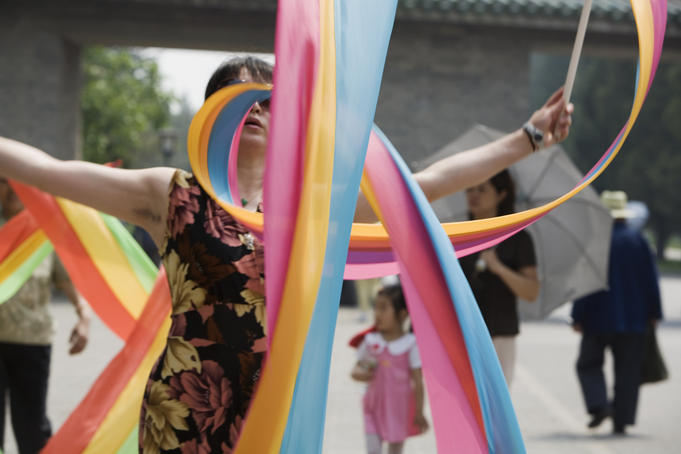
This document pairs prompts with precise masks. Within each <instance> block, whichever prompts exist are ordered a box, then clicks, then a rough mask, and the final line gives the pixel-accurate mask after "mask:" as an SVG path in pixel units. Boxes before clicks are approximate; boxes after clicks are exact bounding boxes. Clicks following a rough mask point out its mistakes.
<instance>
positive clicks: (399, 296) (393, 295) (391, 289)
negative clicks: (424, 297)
mask: <svg viewBox="0 0 681 454" xmlns="http://www.w3.org/2000/svg"><path fill="white" fill-rule="evenodd" d="M376 296H384V297H386V298H388V299H389V300H390V302H391V303H392V304H393V308H394V309H395V315H397V314H399V313H400V311H406V310H407V301H406V300H405V299H404V293H403V292H402V286H401V285H400V284H392V285H386V286H385V287H383V288H382V289H380V290H379V291H378V293H377V295H376Z"/></svg>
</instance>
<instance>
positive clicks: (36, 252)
mask: <svg viewBox="0 0 681 454" xmlns="http://www.w3.org/2000/svg"><path fill="white" fill-rule="evenodd" d="M52 251H53V248H52V245H51V244H50V242H49V241H48V239H47V237H46V236H45V234H44V233H43V232H42V231H41V230H40V229H39V228H38V225H37V224H36V223H35V221H34V220H33V217H32V216H31V215H30V213H29V212H28V211H25V210H24V211H22V212H21V213H19V214H18V215H17V216H14V217H13V218H12V219H10V221H9V222H7V223H6V224H5V225H3V226H2V229H0V303H4V302H5V301H7V300H8V299H10V298H11V297H12V296H14V294H16V292H17V291H18V290H19V289H20V288H21V286H22V285H24V283H25V282H26V281H27V280H28V278H29V277H31V275H32V274H33V271H34V270H35V269H36V267H37V266H38V265H40V264H41V263H42V261H43V260H45V257H47V256H48V255H49V254H50V252H52Z"/></svg>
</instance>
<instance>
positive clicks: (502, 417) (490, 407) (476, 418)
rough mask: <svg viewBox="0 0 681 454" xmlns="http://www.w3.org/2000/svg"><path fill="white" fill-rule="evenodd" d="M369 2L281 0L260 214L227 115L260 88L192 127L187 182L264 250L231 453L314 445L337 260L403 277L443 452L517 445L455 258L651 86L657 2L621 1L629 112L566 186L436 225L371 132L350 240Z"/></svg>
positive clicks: (381, 11) (378, 33) (372, 13)
mask: <svg viewBox="0 0 681 454" xmlns="http://www.w3.org/2000/svg"><path fill="white" fill-rule="evenodd" d="M374 3H381V2H371V4H370V6H368V5H367V4H365V3H361V2H353V1H346V2H340V1H337V2H333V5H332V2H319V1H312V0H310V1H307V2H305V1H303V0H299V1H287V2H280V5H279V10H278V20H277V27H278V28H277V41H276V49H275V53H276V58H277V61H279V62H282V61H283V62H286V66H285V69H284V68H283V65H280V66H278V67H277V68H275V77H274V85H275V87H286V89H285V90H278V89H276V88H275V89H274V90H272V93H271V96H272V104H271V105H272V112H271V113H272V117H271V132H270V142H269V143H270V146H269V148H268V153H267V166H266V176H265V192H264V200H265V211H266V213H267V214H266V217H267V223H264V222H263V216H262V215H261V214H259V213H252V212H248V211H246V210H244V209H243V208H242V207H240V206H239V204H237V203H235V200H238V198H237V197H235V195H236V194H238V193H237V191H236V189H234V188H236V187H237V184H238V182H237V181H236V171H235V170H234V165H235V163H236V157H235V153H236V152H237V147H236V146H235V143H238V135H239V132H238V125H239V124H240V123H241V121H242V119H243V118H244V116H245V115H246V114H247V112H248V109H249V108H250V105H252V103H253V102H255V101H259V100H262V99H265V98H267V97H269V96H270V93H268V91H269V90H270V87H267V86H262V85H255V84H242V85H240V86H233V87H227V88H225V89H223V90H221V91H220V92H218V93H216V94H215V95H214V96H213V97H211V98H210V99H209V100H208V101H207V102H206V104H205V105H204V107H203V108H202V109H201V111H200V112H199V113H198V114H197V116H196V117H195V119H194V121H193V122H192V126H191V128H190V134H189V139H188V148H189V155H190V161H191V163H192V168H193V170H194V174H195V175H196V177H197V179H198V180H199V182H200V183H201V184H202V186H203V187H204V188H205V189H206V190H207V191H208V192H209V193H210V194H211V196H213V197H214V198H215V199H216V200H217V201H218V202H219V203H220V204H221V205H222V206H223V207H224V208H225V209H226V210H227V211H229V212H230V213H231V214H232V215H233V216H234V217H235V218H236V219H237V220H239V221H240V222H242V223H243V224H244V225H246V226H248V227H249V228H250V229H252V230H253V232H254V233H255V234H256V235H258V236H260V237H262V238H264V241H265V244H266V247H267V254H266V257H265V258H266V268H267V283H266V285H267V310H268V335H269V341H270V352H269V355H268V360H267V363H266V366H265V369H264V372H263V375H262V378H261V382H260V385H259V388H258V391H257V393H256V396H255V399H254V402H253V405H252V408H251V411H250V413H249V415H248V418H247V422H246V425H245V428H244V431H243V433H242V437H241V439H240V442H239V445H238V447H237V452H239V453H246V452H270V453H274V452H282V453H284V452H319V451H320V450H321V437H322V431H323V419H324V407H325V398H326V390H327V388H326V387H327V381H328V365H329V357H330V339H331V338H332V336H333V330H334V326H335V320H336V315H337V304H336V302H337V301H338V295H339V291H340V281H341V277H342V275H343V271H342V270H343V262H344V261H345V259H346V258H347V265H346V266H345V268H344V273H345V276H346V277H353V278H359V277H370V276H377V275H384V274H388V273H390V272H393V271H395V270H399V271H400V273H401V275H402V279H403V283H404V286H405V290H406V293H407V297H408V304H409V306H410V313H411V315H412V318H413V319H414V323H415V328H416V334H417V339H418V342H419V349H420V351H421V353H422V355H423V357H424V372H425V375H426V380H427V381H428V387H427V388H428V392H429V396H430V402H431V405H432V406H433V413H434V421H435V423H434V425H435V433H436V438H437V442H438V451H439V452H441V453H449V452H459V451H460V450H462V451H464V452H502V451H503V452H524V446H523V442H522V438H521V436H520V432H519V430H518V426H517V422H516V420H515V416H514V414H513V408H512V405H511V401H510V398H509V397H508V392H507V390H506V385H505V382H504V380H503V375H502V373H501V370H500V367H499V364H498V362H497V360H496V357H495V355H494V350H493V347H492V345H491V342H490V339H489V336H488V334H487V331H486V329H485V326H484V323H483V321H482V318H481V316H480V314H479V312H478V310H477V305H476V304H475V301H474V299H473V296H472V293H471V291H470V289H469V288H468V284H467V283H466V281H465V279H464V277H463V274H462V273H461V269H460V267H459V266H458V263H457V261H456V255H458V256H463V255H466V254H470V253H472V252H475V251H478V250H481V249H485V248H488V247H490V246H492V245H494V244H498V243H499V242H501V241H503V240H504V239H506V238H508V237H509V236H511V235H513V234H514V233H516V232H518V231H519V230H521V229H523V228H525V227H527V226H528V225H530V224H531V223H533V222H535V221H536V220H538V219H539V218H541V217H542V216H543V215H545V214H546V213H548V212H549V211H550V210H552V209H553V208H555V207H557V206H558V205H560V204H561V203H563V202H565V201H566V200H568V199H570V198H571V197H573V196H574V195H575V194H577V193H578V192H579V191H580V190H581V189H583V188H584V187H586V185H588V184H590V183H591V182H592V181H593V180H594V179H595V178H596V177H597V176H598V175H600V173H601V172H602V171H603V170H604V169H605V167H607V165H608V164H609V163H610V162H611V161H612V159H613V158H614V157H615V155H616V154H617V152H618V151H619V150H620V149H621V146H622V144H623V141H624V139H625V138H626V136H627V135H628V134H629V132H630V130H631V128H632V126H633V124H634V122H635V120H636V118H637V116H638V114H639V112H640V109H641V106H642V104H643V100H644V99H645V95H646V93H647V91H648V90H649V88H650V84H651V83H652V80H653V76H654V71H655V68H656V67H657V65H658V62H659V57H660V53H661V48H662V40H663V37H664V30H665V21H666V1H665V0H652V1H651V2H649V1H647V0H633V1H632V7H633V11H634V16H635V18H636V24H637V30H638V35H639V69H638V73H637V84H636V92H635V95H634V104H633V107H632V112H631V114H630V117H629V119H628V120H627V123H626V124H625V126H624V127H623V129H622V132H621V133H620V134H619V135H618V137H617V138H616V140H615V141H614V143H613V144H612V146H611V147H609V148H608V150H607V151H606V152H605V153H604V155H603V157H602V158H601V159H600V160H599V162H598V163H597V164H596V165H595V166H594V168H593V169H592V170H591V171H590V172H589V173H588V174H587V175H586V176H585V178H584V180H583V181H582V182H580V184H579V185H577V186H576V187H575V188H573V189H572V190H571V191H570V192H568V193H566V194H565V195H563V196H561V197H559V198H557V199H556V200H554V201H552V202H550V203H547V204H546V205H544V206H542V207H538V208H534V209H531V210H527V211H524V212H521V213H516V214H512V215H508V216H503V217H498V218H493V219H486V220H477V221H469V222H463V223H449V224H444V225H442V226H440V224H439V223H438V222H437V219H436V217H435V215H434V214H433V213H432V210H431V209H430V207H429V206H428V203H427V200H426V199H425V197H424V196H423V194H422V193H421V191H420V188H419V187H418V185H417V184H416V183H415V182H414V181H413V179H412V178H411V175H410V173H409V171H408V169H407V167H406V166H405V165H404V163H403V162H401V160H400V159H399V156H398V154H397V152H396V151H395V150H394V148H393V147H392V146H391V145H390V144H389V142H388V140H387V139H386V138H385V137H384V136H383V135H382V134H381V133H380V132H378V131H377V132H376V134H374V135H373V136H372V138H371V142H370V144H369V154H368V156H367V159H366V170H365V177H366V178H365V179H364V183H363V188H364V193H365V195H366V196H367V197H368V198H369V200H370V201H371V202H372V206H374V210H375V211H376V212H377V214H378V216H379V218H380V219H381V221H382V224H383V225H366V224H355V225H352V227H351V233H350V237H349V241H348V230H349V228H350V219H351V218H352V214H353V211H354V208H355V204H354V199H355V198H356V197H355V194H356V191H355V189H356V187H357V181H358V179H359V173H360V172H359V170H360V168H361V164H358V163H362V162H364V153H363V150H365V149H366V148H367V138H368V133H369V130H370V128H371V122H372V118H373V114H374V108H375V101H376V93H377V91H376V90H377V88H378V81H379V80H380V75H381V72H382V69H383V62H384V58H385V47H384V45H385V44H387V40H388V37H389V34H390V29H391V27H392V21H393V18H394V8H395V3H394V2H389V3H390V4H389V5H386V4H383V5H380V6H379V5H374ZM377 62H378V63H377ZM359 112H362V113H361V114H360V113H359ZM346 115H347V116H346ZM224 150H228V151H229V152H228V153H227V154H225V152H224ZM270 169H276V171H271V170H270ZM348 194H352V195H348ZM450 244H452V245H454V248H452V247H451V246H450ZM455 250H456V252H455ZM347 251H349V252H347ZM346 254H347V257H346V256H345V255H346ZM298 390H301V392H298ZM302 390H304V392H303V391H302ZM263 427H266V428H267V431H266V434H265V433H263V430H262V428H263ZM464 447H465V448H464Z"/></svg>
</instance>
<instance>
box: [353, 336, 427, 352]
mask: <svg viewBox="0 0 681 454" xmlns="http://www.w3.org/2000/svg"><path fill="white" fill-rule="evenodd" d="M364 342H366V344H367V349H368V351H369V352H371V353H375V354H380V353H382V352H383V350H385V347H386V346H387V347H388V352H389V353H390V354H391V355H395V356H397V355H401V354H403V353H406V352H408V351H409V350H411V348H412V347H413V346H414V345H415V344H416V336H414V335H413V334H412V333H406V334H404V335H403V336H400V337H398V338H397V339H395V340H393V341H390V342H386V340H385V339H383V336H381V334H380V333H367V335H366V337H365V338H364Z"/></svg>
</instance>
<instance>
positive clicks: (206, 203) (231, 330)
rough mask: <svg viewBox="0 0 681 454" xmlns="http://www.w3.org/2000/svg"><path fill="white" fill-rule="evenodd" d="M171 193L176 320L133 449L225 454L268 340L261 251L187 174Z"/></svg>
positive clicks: (168, 261)
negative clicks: (136, 445) (136, 446)
mask: <svg viewBox="0 0 681 454" xmlns="http://www.w3.org/2000/svg"><path fill="white" fill-rule="evenodd" d="M169 197H170V201H169V207H168V226H167V232H166V235H165V243H164V245H163V247H162V248H161V253H162V258H163V264H164V266H165V268H166V271H167V275H168V284H169V287H170V291H171V297H172V303H173V310H172V316H171V317H172V325H171V328H170V333H169V337H168V343H167V346H166V348H165V351H164V352H163V354H162V355H161V357H160V358H159V360H158V361H157V362H156V364H155V365H154V367H153V369H152V371H151V375H150V378H149V381H148V383H147V388H146V392H145V396H144V400H143V403H142V416H141V418H140V431H139V433H140V439H139V446H140V450H141V451H142V452H143V453H151V454H157V453H158V454H171V453H172V454H179V453H180V452H181V453H183V454H189V453H192V454H195V453H199V454H211V453H231V452H232V450H233V449H234V447H235V445H236V441H237V439H238V437H239V433H240V431H241V427H242V424H243V420H244V417H245V415H246V412H247V411H248V407H249V405H250V402H251V398H252V397H253V392H254V389H255V387H256V384H257V382H258V379H259V377H260V370H261V367H262V362H263V358H264V352H265V350H266V346H267V339H266V338H265V329H264V323H265V298H264V297H263V295H264V293H265V285H264V277H265V276H264V251H263V247H262V244H261V243H260V242H259V241H258V240H257V238H255V237H253V235H251V234H250V233H249V232H248V230H247V229H246V228H245V227H243V226H242V225H240V224H239V223H237V222H236V221H235V220H234V219H233V218H232V217H231V216H230V215H229V214H228V213H227V212H225V211H224V210H223V209H222V207H220V206H219V205H218V204H216V203H215V202H214V201H213V200H212V199H211V198H210V197H209V196H208V194H206V192H205V191H204V190H203V189H202V188H201V186H199V184H198V182H197V181H196V179H195V178H194V177H192V176H191V175H190V174H188V173H185V172H182V171H178V172H176V174H175V176H174V178H173V181H172V183H171V187H170V190H169Z"/></svg>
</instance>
